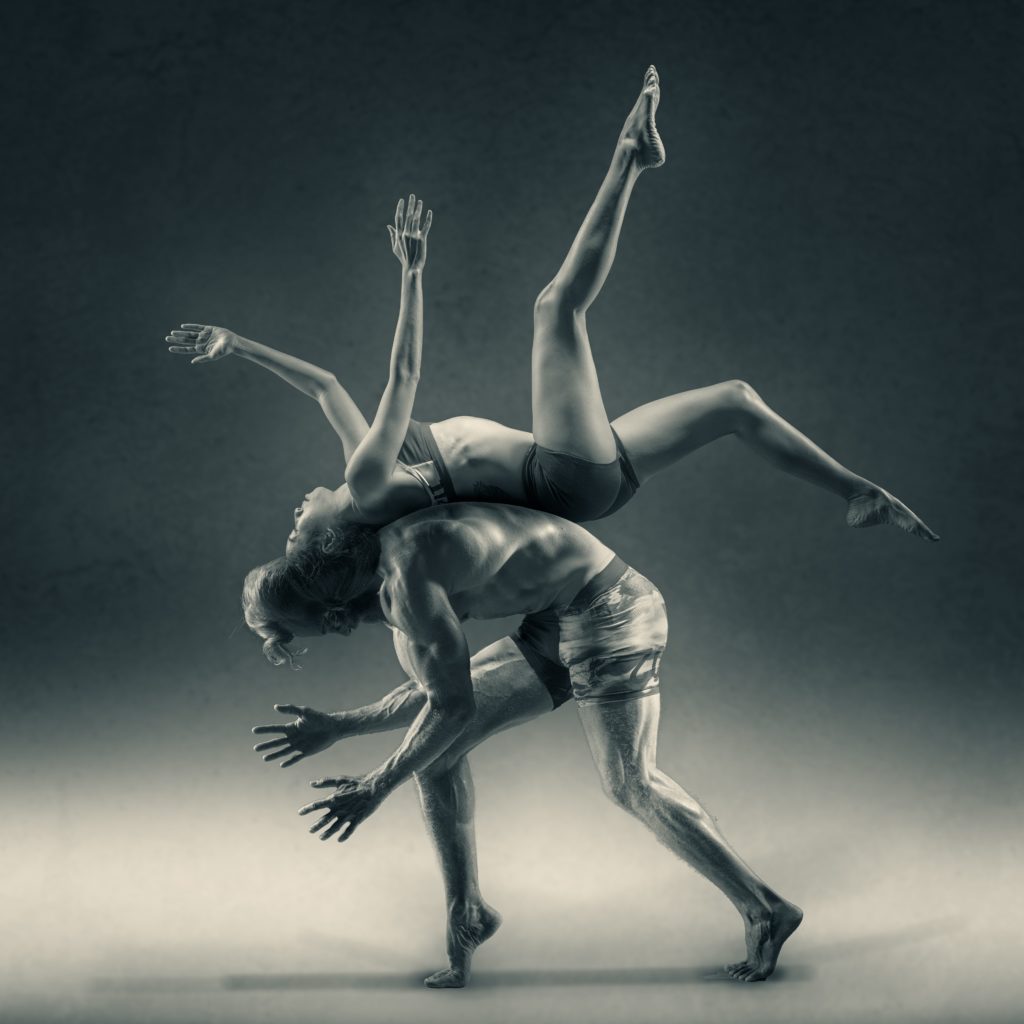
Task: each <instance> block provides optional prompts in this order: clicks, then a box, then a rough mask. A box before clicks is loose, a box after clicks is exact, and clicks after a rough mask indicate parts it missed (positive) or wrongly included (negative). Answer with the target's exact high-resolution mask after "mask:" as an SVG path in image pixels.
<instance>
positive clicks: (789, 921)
mask: <svg viewBox="0 0 1024 1024" xmlns="http://www.w3.org/2000/svg"><path fill="white" fill-rule="evenodd" d="M579 713H580V718H581V719H582V721H583V728H584V730H585V732H586V735H587V741H588V743H589V744H590V750H591V753H592V754H593V757H594V763H595V764H596V765H597V769H598V772H599V773H600V775H601V782H602V785H603V786H604V789H605V792H606V793H607V794H608V796H609V797H610V798H611V799H612V800H614V801H615V803H617V804H618V805H619V806H620V807H622V808H623V809H625V810H627V811H628V812H629V813H630V814H632V815H633V816H634V817H636V818H637V819H639V820H640V821H641V822H643V823H644V824H645V825H646V826H647V827H648V828H649V829H650V830H651V831H652V832H653V833H654V834H655V836H656V837H657V838H658V840H659V841H660V842H661V843H663V844H664V845H665V846H667V847H668V848H669V849H670V850H672V851H673V852H674V853H676V854H677V855H678V856H680V857H681V858H682V859H683V860H685V861H686V862H687V863H688V864H690V865H691V866H692V867H694V868H696V870H697V871H699V872H700V873H701V874H702V875H704V877H705V878H707V879H708V880H709V881H711V882H713V883H714V884H715V885H716V886H718V888H719V889H721V891H722V892H723V893H724V894H725V895H726V896H727V897H728V898H729V899H730V900H731V902H732V903H733V905H734V906H735V907H736V909H737V910H738V911H739V912H740V915H741V916H742V917H743V921H744V927H745V930H746V944H747V959H746V960H744V961H742V962H741V963H737V964H732V965H731V966H730V967H729V968H727V970H728V971H729V973H730V974H731V975H732V977H734V978H736V979H737V980H740V981H762V980H763V979H765V978H767V977H768V975H769V974H771V973H772V971H773V970H774V969H775V964H776V961H777V960H778V957H779V951H780V950H781V948H782V944H783V943H784V942H785V941H786V939H788V938H789V936H790V935H791V934H792V933H793V932H794V931H795V930H796V928H797V926H798V925H799V924H800V921H801V918H802V917H803V914H802V912H801V911H800V909H799V908H798V907H796V906H794V905H793V904H792V903H789V902H787V901H786V900H784V899H782V897H781V896H779V895H778V894H777V893H776V892H774V891H773V890H772V889H770V888H769V887H768V886H767V885H765V883H764V882H763V881H761V879H760V878H758V877H757V875H755V874H754V872H753V871H751V869H750V868H749V867H748V866H747V865H746V864H744V862H743V861H742V860H741V859H740V857H739V855H738V854H737V853H736V852H735V851H734V850H733V849H732V847H731V846H729V844H728V843H727V842H726V840H725V837H724V836H723V835H722V834H721V833H720V832H719V831H718V828H717V827H716V825H715V823H714V821H713V819H712V818H711V816H710V815H709V814H708V813H707V812H706V811H705V810H704V808H703V807H701V805H700V804H699V803H698V802H697V801H696V800H695V799H694V798H693V797H692V796H690V794H689V793H687V792H686V791H685V790H683V789H682V787H681V786H679V785H678V784H677V783H676V782H675V781H674V780H672V779H671V778H669V776H667V775H666V774H665V773H664V772H661V771H659V770H658V767H657V763H656V760H657V742H658V718H659V713H660V697H659V696H658V694H657V693H653V694H649V695H647V696H644V697H640V698H638V699H634V700H625V701H617V702H613V703H604V704H601V703H594V704H587V705H580V706H579Z"/></svg>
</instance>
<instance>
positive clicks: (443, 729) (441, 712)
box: [366, 699, 473, 794]
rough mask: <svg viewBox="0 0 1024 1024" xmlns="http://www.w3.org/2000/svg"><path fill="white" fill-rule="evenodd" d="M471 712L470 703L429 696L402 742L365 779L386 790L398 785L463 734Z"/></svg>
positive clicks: (432, 760) (431, 760) (377, 787)
mask: <svg viewBox="0 0 1024 1024" xmlns="http://www.w3.org/2000/svg"><path fill="white" fill-rule="evenodd" d="M472 716H473V710H472V707H469V706H465V705H458V706H456V707H451V708H449V707H443V706H441V707H439V706H435V705H432V704H431V703H430V701H429V699H428V700H427V703H426V706H425V707H424V708H423V709H422V710H421V711H420V713H419V715H418V717H417V718H416V721H415V722H413V724H412V727H411V728H410V729H409V731H408V733H406V736H405V739H404V740H403V741H402V745H401V746H400V747H399V748H398V749H397V750H396V751H395V752H394V753H393V754H392V755H391V757H389V758H388V759H387V760H386V761H385V762H384V763H383V764H382V765H381V766H380V767H379V768H377V769H376V770H375V771H372V772H370V773H369V775H368V776H367V777H366V781H367V782H368V783H369V785H370V786H371V788H373V789H376V790H379V791H381V792H383V793H385V794H387V793H390V792H392V791H393V790H395V789H397V788H398V787H399V786H400V785H401V784H402V783H403V782H405V781H406V780H407V779H409V778H410V777H411V776H412V775H413V774H414V773H415V772H418V771H421V770H422V769H424V768H426V767H427V766H428V765H429V764H432V763H433V762H434V761H435V760H437V758H439V757H440V756H441V755H442V754H443V753H444V752H445V751H446V750H447V749H448V748H449V747H450V746H451V745H452V744H453V743H454V742H455V741H456V740H457V739H458V738H459V736H461V735H462V733H463V732H464V731H465V729H466V726H467V724H468V723H469V720H470V719H471V718H472Z"/></svg>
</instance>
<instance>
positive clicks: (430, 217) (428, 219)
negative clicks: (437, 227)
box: [423, 210, 434, 238]
mask: <svg viewBox="0 0 1024 1024" xmlns="http://www.w3.org/2000/svg"><path fill="white" fill-rule="evenodd" d="M433 220H434V211H433V210H427V216H426V217H425V218H424V220H423V237H424V238H426V237H427V232H428V231H429V230H430V225H431V223H433Z"/></svg>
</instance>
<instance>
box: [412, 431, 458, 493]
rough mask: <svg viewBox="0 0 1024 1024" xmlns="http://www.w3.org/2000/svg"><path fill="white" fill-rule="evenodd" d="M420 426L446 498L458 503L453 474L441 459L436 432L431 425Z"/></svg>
mask: <svg viewBox="0 0 1024 1024" xmlns="http://www.w3.org/2000/svg"><path fill="white" fill-rule="evenodd" d="M420 426H421V427H422V428H423V431H422V433H421V434H420V438H421V440H422V441H423V443H424V444H425V445H426V446H427V451H429V452H430V457H431V458H432V459H433V460H434V465H435V466H437V475H438V476H439V477H440V478H441V486H442V487H443V488H444V496H445V497H446V498H447V499H448V501H450V502H451V501H458V500H459V499H458V495H457V494H456V493H455V485H454V484H453V483H452V476H451V473H449V472H448V467H447V466H446V465H445V461H444V459H443V458H442V457H441V449H440V448H438V447H437V438H435V437H434V432H433V431H432V430H431V429H430V424H429V423H421V424H420Z"/></svg>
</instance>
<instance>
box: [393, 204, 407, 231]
mask: <svg viewBox="0 0 1024 1024" xmlns="http://www.w3.org/2000/svg"><path fill="white" fill-rule="evenodd" d="M404 211H405V201H404V200H402V199H399V200H398V207H397V208H396V210H395V231H396V232H397V233H398V234H401V233H402V216H403V214H404Z"/></svg>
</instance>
